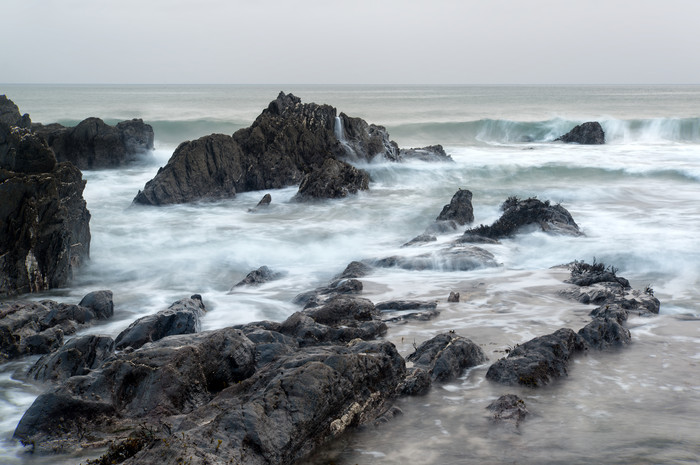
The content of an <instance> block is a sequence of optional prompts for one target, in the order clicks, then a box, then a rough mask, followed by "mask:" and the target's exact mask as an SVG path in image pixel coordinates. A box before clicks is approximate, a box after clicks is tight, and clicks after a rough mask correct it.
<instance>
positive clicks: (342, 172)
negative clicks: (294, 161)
mask: <svg viewBox="0 0 700 465" xmlns="http://www.w3.org/2000/svg"><path fill="white" fill-rule="evenodd" d="M368 189H369V173H367V172H366V171H365V170H359V169H357V168H355V167H354V166H352V165H350V164H348V163H346V162H344V161H340V160H334V159H332V158H327V159H326V160H325V161H324V162H323V165H322V166H321V167H320V168H318V169H315V170H313V171H311V172H310V173H308V174H307V175H305V176H304V179H302V181H301V184H300V185H299V192H297V194H296V195H295V196H294V200H296V201H298V202H303V201H309V200H314V199H338V198H342V197H347V196H348V195H350V194H357V193H358V192H359V191H365V190H368Z"/></svg>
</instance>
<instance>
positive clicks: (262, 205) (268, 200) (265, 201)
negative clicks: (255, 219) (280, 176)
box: [248, 194, 272, 213]
mask: <svg viewBox="0 0 700 465" xmlns="http://www.w3.org/2000/svg"><path fill="white" fill-rule="evenodd" d="M271 202H272V196H271V195H270V194H265V195H263V198H262V199H260V202H258V204H257V205H256V206H255V207H254V208H250V209H248V211H249V212H250V213H255V212H256V211H258V210H260V209H261V208H266V207H269V206H270V203H271Z"/></svg>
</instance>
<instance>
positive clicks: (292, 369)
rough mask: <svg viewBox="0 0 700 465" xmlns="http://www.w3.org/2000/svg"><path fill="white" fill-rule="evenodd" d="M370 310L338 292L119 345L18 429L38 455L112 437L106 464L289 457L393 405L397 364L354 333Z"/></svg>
mask: <svg viewBox="0 0 700 465" xmlns="http://www.w3.org/2000/svg"><path fill="white" fill-rule="evenodd" d="M377 315H378V312H377V311H376V309H374V306H373V305H372V304H371V302H369V301H365V300H364V299H357V298H355V299H350V298H337V299H334V301H333V302H331V303H329V304H328V305H326V306H323V307H320V308H315V309H310V310H308V311H304V312H300V313H298V314H295V315H292V316H291V317H290V318H289V319H288V320H287V321H285V322H283V323H273V322H257V323H251V324H248V325H245V326H242V327H239V328H225V329H221V330H217V331H208V332H201V333H196V334H186V335H176V336H170V337H165V338H163V339H161V340H159V341H155V342H151V343H149V344H146V345H144V346H142V347H141V348H139V349H137V350H133V351H128V352H121V353H117V354H115V355H113V356H111V357H109V358H108V359H107V360H106V361H105V362H104V363H103V364H102V366H101V367H99V368H97V369H93V370H92V371H90V372H89V373H87V374H84V375H80V376H73V377H70V378H67V379H65V380H64V381H63V382H62V383H61V384H60V385H59V386H57V387H56V388H53V389H51V390H50V391H48V392H46V393H45V394H42V395H41V396H39V397H38V398H37V399H36V401H35V402H34V404H33V405H32V406H31V407H30V408H29V409H28V410H27V412H26V413H25V415H24V416H23V418H22V420H21V421H20V423H19V425H18V426H17V429H16V431H15V434H14V437H15V438H17V439H20V440H21V441H23V442H24V443H25V444H32V445H33V447H34V450H35V452H57V451H63V452H68V451H76V450H79V449H81V448H86V447H88V448H89V447H95V446H96V445H104V444H106V443H107V442H110V441H111V443H112V446H110V452H108V454H112V455H107V456H105V457H104V458H103V460H106V461H109V460H113V459H114V460H116V458H115V457H117V456H121V458H120V459H119V460H123V459H124V458H127V459H126V461H124V462H123V463H126V464H136V463H156V462H157V463H161V464H163V465H168V464H176V463H182V462H183V461H188V463H197V464H204V463H219V462H220V461H221V457H225V459H226V461H228V460H231V459H232V460H234V461H235V463H247V464H264V463H293V462H294V461H295V460H298V459H300V458H302V457H304V456H305V455H306V454H308V453H309V452H311V451H312V450H313V449H314V448H315V447H316V446H318V445H320V444H322V443H324V442H326V441H328V440H330V439H333V438H335V437H338V436H339V435H341V434H343V432H344V431H345V430H346V429H347V428H350V427H355V426H358V425H364V424H371V423H372V422H373V421H374V420H375V419H377V418H378V417H380V416H381V415H383V414H384V413H385V412H388V411H389V409H390V407H391V402H392V399H393V398H394V397H395V396H396V395H397V394H398V390H399V386H400V385H401V383H402V381H403V380H404V377H405V374H406V370H405V363H404V360H403V359H402V358H401V356H400V355H399V354H398V352H397V351H396V348H395V347H394V346H393V344H390V343H388V342H372V341H363V340H359V339H357V331H354V330H358V329H359V328H361V327H363V325H365V324H366V323H370V322H372V321H377ZM377 322H378V323H379V326H381V322H379V321H377ZM320 334H323V335H325V336H324V337H320V338H319V337H318V336H319V335H320ZM375 336H376V332H375ZM375 336H372V335H371V334H369V333H368V334H367V337H368V338H370V337H375ZM144 428H146V429H144ZM129 431H132V434H130V435H129V437H127V438H126V439H125V437H126V436H127V434H125V432H129Z"/></svg>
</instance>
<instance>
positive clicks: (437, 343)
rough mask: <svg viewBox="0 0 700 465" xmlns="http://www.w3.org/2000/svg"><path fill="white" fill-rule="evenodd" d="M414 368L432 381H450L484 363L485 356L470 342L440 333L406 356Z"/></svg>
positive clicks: (463, 338)
mask: <svg viewBox="0 0 700 465" xmlns="http://www.w3.org/2000/svg"><path fill="white" fill-rule="evenodd" d="M407 360H408V361H409V362H413V365H414V367H418V368H423V369H424V370H426V371H427V372H428V373H429V374H430V377H431V379H432V380H433V381H440V382H445V381H451V380H453V379H455V378H457V377H459V376H461V375H462V373H464V370H466V369H467V368H472V367H475V366H477V365H481V364H482V363H484V362H485V361H486V360H487V359H486V355H484V351H483V350H481V347H479V346H478V345H477V344H475V343H474V342H472V341H471V340H469V339H467V338H465V337H462V336H459V335H457V334H454V333H452V332H450V333H442V334H438V335H437V336H435V337H433V338H432V339H429V340H427V341H425V342H423V343H422V344H421V345H420V346H418V347H417V348H416V351H415V352H413V353H412V354H411V355H409V356H408V358H407Z"/></svg>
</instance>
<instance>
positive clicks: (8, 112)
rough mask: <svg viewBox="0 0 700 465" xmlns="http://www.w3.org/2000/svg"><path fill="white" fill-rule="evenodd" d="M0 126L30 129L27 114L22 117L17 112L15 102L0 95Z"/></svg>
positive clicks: (30, 122)
mask: <svg viewBox="0 0 700 465" xmlns="http://www.w3.org/2000/svg"><path fill="white" fill-rule="evenodd" d="M0 124H5V125H7V126H17V127H20V128H25V129H30V128H31V125H32V121H31V119H30V118H29V115H28V114H26V113H25V114H24V115H22V114H21V113H20V112H19V107H18V106H17V105H15V102H13V101H12V100H10V99H8V98H7V96H6V95H0Z"/></svg>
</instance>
